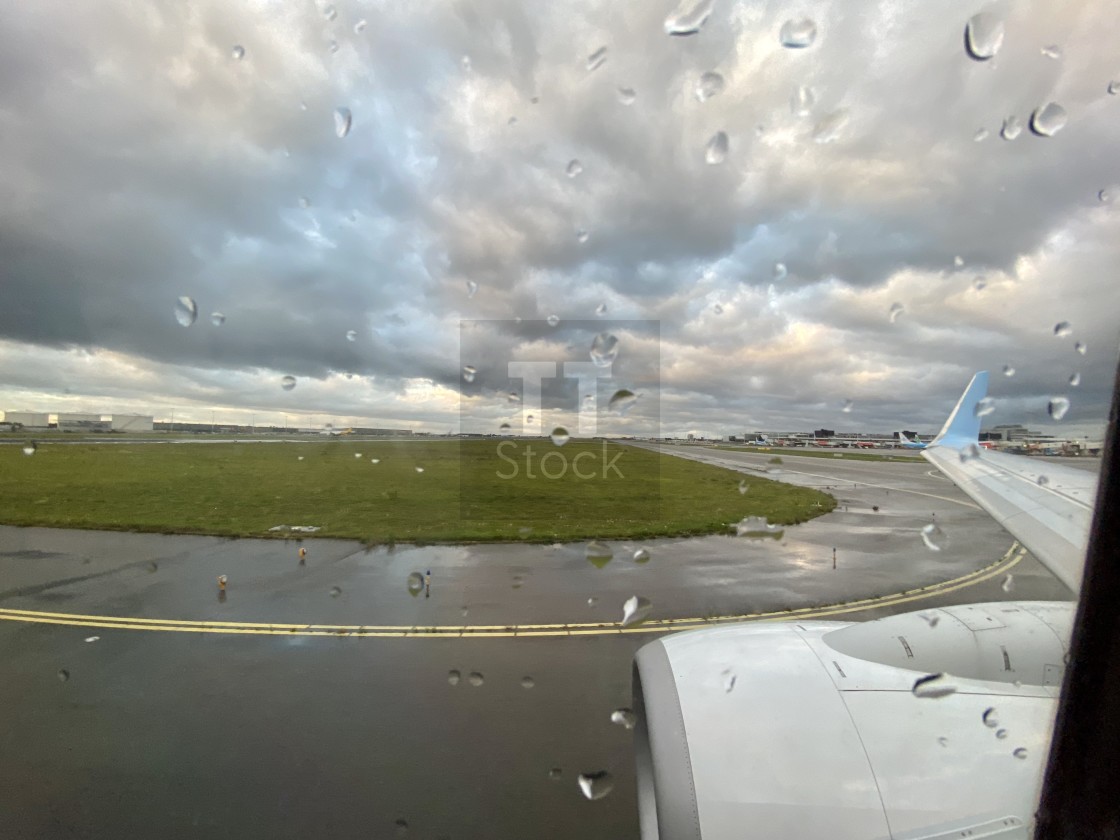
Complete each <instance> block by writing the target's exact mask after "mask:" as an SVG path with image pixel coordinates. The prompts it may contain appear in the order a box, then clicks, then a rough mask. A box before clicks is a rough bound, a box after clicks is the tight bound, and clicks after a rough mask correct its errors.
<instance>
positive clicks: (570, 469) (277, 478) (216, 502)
mask: <svg viewBox="0 0 1120 840" xmlns="http://www.w3.org/2000/svg"><path fill="white" fill-rule="evenodd" d="M498 445H499V442H498V441H461V442H460V441H431V442H428V441H423V442H422V441H409V442H396V443H395V442H387V441H341V440H329V441H322V442H309V443H267V444H264V443H256V444H250V443H246V444H241V443H228V444H121V445H111V446H107V445H100V446H99V445H83V444H75V445H61V444H56V445H52V444H51V443H49V442H43V443H40V445H39V449H38V451H37V452H36V453H35V454H34V455H31V456H27V455H24V454H23V453H22V452H21V449H20V447H19V446H0V523H2V524H7V525H47V526H55V527H66V528H97V529H111V530H135V531H154V532H166V533H172V532H173V533H200V534H219V535H229V536H264V535H269V533H270V532H269V530H268V529H269V528H270V527H272V526H274V525H281V524H283V525H317V526H319V527H320V529H321V530H319V531H318V532H317V536H330V537H348V538H354V539H359V540H363V541H366V542H368V543H387V542H394V541H403V542H478V541H503V540H530V541H548V542H552V541H555V540H570V539H588V538H592V537H603V538H640V537H653V536H671V535H683V534H705V533H726V532H728V530H729V527H728V526H729V524H730V523H733V522H736V521H738V520H739V519H741V518H742V517H744V516H765V517H767V519H769V520H770V521H771V522H776V523H781V524H786V525H789V524H794V523H797V522H803V521H806V520H808V519H811V518H812V517H814V516H818V515H820V514H822V513H826V512H828V511H830V510H832V508H833V507H834V506H835V500H834V499H833V498H832V497H831V496H828V495H826V494H824V493H820V492H818V491H815V490H809V489H805V488H799V487H794V486H792V485H788V484H782V483H779V482H774V481H768V480H766V479H763V478H757V477H754V476H744V475H742V474H740V473H736V472H733V471H730V470H725V469H722V468H719V467H713V466H709V465H706V464H699V463H696V462H693V461H686V460H683V459H680V458H674V457H672V456H669V455H660V454H658V453H656V452H652V451H648V450H644V449H637V448H633V447H626V446H619V445H616V444H609V443H604V442H601V441H574V440H573V441H571V442H569V443H568V444H567V445H566V446H564V447H563V448H558V447H555V446H553V445H552V444H551V443H550V442H549V441H547V440H533V441H513V440H509V441H505V442H504V444H503V446H504V448H503V450H502V452H501V457H499V455H498V452H497V451H496V448H497V446H498ZM528 450H532V451H528ZM356 453H361V455H362V457H361V458H358V457H355V456H356ZM549 453H551V454H549ZM527 454H528V455H529V462H528V463H526V455H527ZM542 455H547V456H548V457H547V458H546V459H545V461H544V463H543V464H542V463H541V460H540V459H541V456H542ZM374 458H376V459H379V463H373V462H372V459H374ZM573 464H574V466H573ZM514 465H516V469H515V467H514ZM612 465H613V466H612ZM417 468H419V470H418V469H417ZM542 468H543V471H544V474H543V475H542ZM420 470H422V471H420ZM576 470H578V471H579V476H577V475H576V474H575V471H576ZM561 472H563V474H562V475H561ZM592 475H593V476H594V477H588V476H592ZM580 476H582V477H580ZM744 479H745V481H746V483H747V485H749V489H748V492H746V493H745V494H741V493H740V492H739V489H738V488H739V483H740V481H742V480H744Z"/></svg>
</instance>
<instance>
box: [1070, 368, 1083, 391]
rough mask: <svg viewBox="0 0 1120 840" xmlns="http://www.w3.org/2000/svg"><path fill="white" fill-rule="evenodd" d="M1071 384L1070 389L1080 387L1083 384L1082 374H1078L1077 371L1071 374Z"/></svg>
mask: <svg viewBox="0 0 1120 840" xmlns="http://www.w3.org/2000/svg"><path fill="white" fill-rule="evenodd" d="M1069 384H1070V387H1072V388H1076V387H1077V386H1078V385H1080V384H1081V374H1080V373H1077V372H1076V371H1075V372H1074V373H1071V374H1070V375H1069Z"/></svg>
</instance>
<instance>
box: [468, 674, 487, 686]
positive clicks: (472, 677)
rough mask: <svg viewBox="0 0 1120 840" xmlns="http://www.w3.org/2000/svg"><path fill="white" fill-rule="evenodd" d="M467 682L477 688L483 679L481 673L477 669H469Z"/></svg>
mask: <svg viewBox="0 0 1120 840" xmlns="http://www.w3.org/2000/svg"><path fill="white" fill-rule="evenodd" d="M467 682H469V683H470V684H471V685H473V686H474V687H475V688H478V687H479V686H480V685H482V683H483V682H484V680H483V678H482V674H480V673H479V672H478V671H471V672H470V674H468V675H467Z"/></svg>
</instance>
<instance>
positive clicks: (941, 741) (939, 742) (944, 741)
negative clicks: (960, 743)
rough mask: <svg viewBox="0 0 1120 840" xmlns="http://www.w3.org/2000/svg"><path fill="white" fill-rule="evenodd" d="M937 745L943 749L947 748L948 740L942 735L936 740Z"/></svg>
mask: <svg viewBox="0 0 1120 840" xmlns="http://www.w3.org/2000/svg"><path fill="white" fill-rule="evenodd" d="M937 743H938V744H940V745H941V746H943V747H947V746H949V739H948V738H946V737H945V736H944V735H942V736H941V737H940V738H938V739H937Z"/></svg>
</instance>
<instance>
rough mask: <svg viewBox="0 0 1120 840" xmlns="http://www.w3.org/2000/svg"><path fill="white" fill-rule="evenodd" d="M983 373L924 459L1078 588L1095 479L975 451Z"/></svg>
mask: <svg viewBox="0 0 1120 840" xmlns="http://www.w3.org/2000/svg"><path fill="white" fill-rule="evenodd" d="M987 393H988V372H987V371H981V372H979V373H977V374H976V375H975V376H973V377H972V381H971V382H970V383H969V385H968V388H966V389H965V392H964V394H963V395H962V396H961V398H960V400H959V401H958V402H957V405H956V408H954V409H953V413H952V414H951V415H949V419H948V420H947V421H946V422H945V426H944V427H943V428H942V429H941V433H940V434H939V435H938V436H937V438H936V439H934V440H933V441H932V442H931V443H930V444H929V445H928V446H927V447H926V448H925V449H924V450H922V457H924V458H925V459H926V460H927V461H929V462H930V463H931V464H933V465H934V466H936V467H937V468H938V469H939V470H940V471H941V472H942V473H944V474H945V475H946V476H947V477H948V478H949V479H950V480H951V481H952V482H953V483H954V484H956V485H957V486H958V487H960V488H961V490H963V491H964V492H965V493H967V494H968V495H969V497H971V498H972V500H973V501H975V502H976V503H977V504H978V505H980V507H982V508H983V509H984V510H986V511H987V512H988V513H989V514H991V515H992V517H993V518H994V519H995V520H996V521H997V522H999V524H1000V525H1002V526H1003V527H1004V528H1006V529H1007V530H1008V531H1009V532H1010V533H1011V534H1012V536H1014V537H1015V538H1016V539H1017V540H1019V542H1021V543H1022V544H1023V545H1024V546H1026V547H1027V549H1028V550H1029V551H1030V552H1031V554H1033V555H1034V556H1035V557H1037V558H1038V560H1039V561H1040V562H1041V563H1043V565H1045V566H1046V567H1047V568H1048V569H1050V571H1051V572H1053V573H1054V575H1055V576H1056V577H1057V578H1058V579H1059V580H1060V581H1062V583H1064V584H1065V585H1066V586H1068V587H1069V588H1070V589H1072V590H1073V591H1074V592H1077V591H1078V590H1079V589H1080V587H1081V574H1082V570H1083V567H1084V564H1085V549H1086V546H1087V544H1088V541H1089V528H1090V526H1091V525H1092V519H1093V503H1094V500H1095V499H1096V496H1097V477H1096V475H1094V474H1093V473H1090V472H1086V471H1085V470H1079V469H1075V468H1073V467H1066V466H1062V465H1059V464H1055V463H1052V462H1048V461H1045V460H1043V459H1040V458H1029V457H1024V456H1021V455H1009V454H1007V453H1003V452H993V451H990V450H985V449H981V448H980V446H979V444H978V438H979V432H980V417H979V416H978V415H977V408H978V406H979V404H980V401H981V400H982V399H984V398H985V397H986V396H987Z"/></svg>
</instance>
